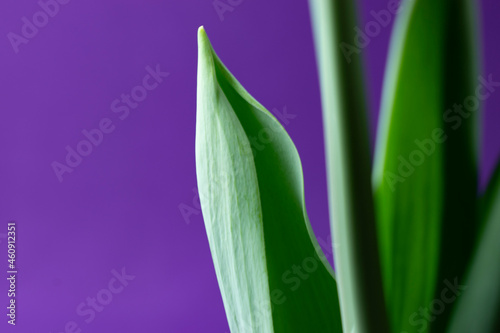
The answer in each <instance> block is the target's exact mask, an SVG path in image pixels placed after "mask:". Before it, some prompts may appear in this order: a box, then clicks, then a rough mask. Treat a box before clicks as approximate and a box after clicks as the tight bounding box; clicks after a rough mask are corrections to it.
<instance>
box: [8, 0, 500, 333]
mask: <svg viewBox="0 0 500 333" xmlns="http://www.w3.org/2000/svg"><path fill="white" fill-rule="evenodd" d="M387 3H388V1H387V0H364V1H361V5H362V11H361V18H362V19H363V22H367V21H368V20H370V19H371V17H370V14H369V13H370V10H376V11H379V10H381V9H384V8H386V7H387ZM481 3H482V12H483V13H484V16H483V22H482V31H483V38H484V62H483V65H484V73H487V74H490V73H491V74H493V78H494V79H496V80H500V62H498V59H500V46H499V43H498V31H499V27H500V22H499V20H498V15H499V13H500V4H499V3H498V1H494V0H489V1H486V0H484V1H481ZM39 10H40V7H39V5H38V4H37V1H35V0H30V1H13V0H5V1H3V2H2V4H1V5H0V22H1V30H0V32H1V33H2V34H3V35H4V37H2V38H3V39H2V42H1V43H0V55H1V59H2V61H1V62H0V73H1V82H2V83H1V84H2V87H1V88H2V89H1V91H2V94H1V97H2V98H1V100H2V101H1V106H2V113H1V114H2V118H1V121H0V133H1V134H0V135H1V138H0V151H1V157H2V160H1V168H2V172H1V173H0V203H1V206H0V207H1V209H0V242H1V244H0V247H1V251H0V258H1V259H0V260H1V261H2V263H1V264H0V267H1V271H2V273H1V275H2V276H4V275H5V274H6V273H5V271H6V269H7V267H6V260H7V259H6V254H5V253H6V240H5V238H4V237H5V232H6V223H7V221H9V220H11V219H15V220H16V221H17V223H18V239H17V245H18V250H17V251H18V252H17V253H18V256H19V258H18V267H19V274H18V293H17V302H18V309H17V320H18V321H17V325H16V327H15V328H14V329H13V328H12V327H10V326H9V325H7V324H6V316H5V312H6V310H5V307H4V306H7V296H6V290H7V283H6V281H5V280H4V279H3V278H2V282H0V288H1V289H0V295H2V297H1V298H0V304H1V307H2V309H4V310H1V311H0V312H1V313H0V318H2V319H1V321H0V331H2V332H4V331H7V332H10V331H17V332H30V333H31V332H53V333H56V332H57V333H59V332H64V327H65V325H66V323H68V322H70V321H75V322H76V323H77V324H78V326H79V327H80V329H81V330H82V332H96V333H100V332H103V333H104V332H105V333H109V332H124V333H125V332H148V331H152V332H221V333H222V332H226V331H228V327H227V323H226V319H225V315H224V309H223V306H222V300H221V297H220V295H219V290H218V286H217V281H216V278H215V273H214V270H213V266H212V261H211V257H210V252H209V247H208V242H207V239H206V235H205V230H204V226H203V221H202V218H201V214H199V211H198V210H196V213H197V214H194V215H191V216H190V218H189V219H188V220H186V219H184V218H183V216H182V215H181V213H180V209H179V207H180V206H181V207H187V206H190V207H192V209H196V208H195V207H196V205H195V206H193V199H195V198H194V196H195V195H194V192H193V189H194V188H195V186H196V177H195V161H194V138H195V136H194V134H195V105H196V57H197V46H196V30H197V28H198V26H200V25H202V24H203V25H204V26H205V28H206V30H207V32H208V34H209V36H210V38H211V40H212V42H213V44H214V48H215V49H216V51H217V52H218V54H219V55H220V56H221V58H222V60H223V61H224V62H225V63H226V65H227V66H228V67H229V69H230V70H231V71H232V72H233V73H234V74H235V75H236V76H237V77H238V79H239V80H240V81H241V82H242V84H243V85H244V86H245V87H246V88H247V89H248V90H249V91H250V92H251V93H252V94H253V95H254V96H255V97H256V98H257V100H259V101H260V102H261V103H262V104H264V105H265V106H267V107H268V108H269V109H273V108H276V109H278V110H283V108H284V107H286V108H287V112H288V113H291V114H294V115H296V118H295V119H293V120H290V123H289V124H287V125H286V126H285V127H286V129H287V130H288V131H289V133H290V135H291V137H292V138H293V140H294V142H295V143H296V145H297V148H298V150H299V153H300V155H301V158H302V162H303V166H304V172H305V186H306V197H307V207H308V211H309V214H310V219H311V221H312V224H313V227H314V230H315V232H316V234H317V235H318V236H319V237H321V238H322V239H325V240H326V239H327V237H328V234H329V227H328V217H327V214H328V212H327V200H326V183H325V167H324V154H323V142H322V140H323V134H322V125H321V113H320V100H319V88H318V80H317V74H316V64H315V58H314V52H313V44H312V36H311V28H310V22H309V14H308V7H307V2H306V1H285V0H279V1H278V0H275V1H264V0H243V1H242V3H241V4H240V5H238V6H236V7H234V10H233V11H232V12H226V13H225V14H224V20H220V18H219V16H218V14H217V12H216V11H215V10H214V8H213V6H212V0H205V1H192V0H190V1H123V0H121V1H97V0H88V1H70V2H69V3H68V4H65V5H61V6H60V10H59V12H58V13H57V14H56V15H55V16H54V17H51V18H50V19H49V21H48V23H47V25H46V26H44V27H43V28H40V29H39V32H38V34H37V35H36V36H34V37H33V38H32V39H30V40H29V42H28V43H27V44H22V45H20V46H19V52H18V53H15V52H14V50H13V47H12V46H11V43H10V42H9V40H8V38H7V34H8V33H9V32H14V33H16V34H20V31H21V26H22V25H23V22H22V17H24V16H26V17H28V18H30V20H31V18H32V16H33V14H34V13H36V12H37V11H39ZM390 30H391V29H390V27H387V28H384V29H383V30H382V32H381V34H380V35H379V36H377V37H374V38H373V39H372V41H371V42H370V44H369V45H368V46H367V47H366V48H365V49H364V50H363V55H364V57H365V59H366V64H367V75H368V78H369V80H368V81H369V82H368V83H369V100H370V104H371V109H372V113H371V120H372V122H371V129H372V132H373V131H374V130H375V127H376V117H377V113H378V112H377V109H378V104H379V100H380V98H379V96H380V90H381V83H382V77H383V71H384V67H385V57H386V54H387V47H388V41H389V35H390ZM157 64H159V65H160V68H161V69H162V70H163V71H167V72H169V73H170V76H169V77H167V78H166V79H165V80H164V81H163V82H162V83H161V84H159V85H158V87H157V88H156V89H154V90H152V91H150V92H149V93H148V96H147V98H146V99H145V100H144V101H143V102H141V103H140V104H139V106H138V107H137V108H136V109H134V110H132V111H131V113H130V115H129V116H128V117H127V118H126V119H124V120H120V119H119V117H118V116H119V114H117V113H113V112H112V111H111V108H110V104H111V102H112V101H114V100H115V99H116V98H119V97H120V95H121V94H122V93H130V91H131V89H132V88H134V87H135V86H137V85H138V84H140V83H141V82H142V79H143V77H144V76H145V75H146V74H147V72H146V70H145V68H146V66H151V67H155V66H156V65H157ZM499 106H500V93H496V94H494V95H493V96H492V97H490V98H489V99H488V100H487V101H486V104H485V112H484V124H485V126H484V132H483V152H482V156H481V164H482V181H483V183H484V181H485V179H486V178H487V177H488V175H489V174H490V173H491V171H492V168H493V165H494V161H495V160H496V159H497V158H498V156H499V152H500V133H499V131H498V126H499V124H500V116H499V113H498V107H499ZM103 118H109V119H111V121H112V122H113V125H114V126H115V130H114V131H113V132H112V133H110V134H105V135H104V139H103V141H102V143H101V144H100V145H99V146H97V147H94V148H93V151H92V153H91V154H90V155H89V156H87V157H84V158H83V161H82V163H81V164H80V165H79V166H77V167H76V168H74V170H73V172H72V173H66V174H64V175H63V181H62V182H59V181H58V179H57V177H56V175H55V173H54V171H53V170H52V167H51V163H52V162H53V161H59V162H61V163H64V159H65V156H66V150H65V147H66V146H67V145H69V146H70V147H73V149H74V148H75V147H76V145H77V143H78V142H79V141H80V140H82V139H84V136H83V134H82V133H81V131H82V130H83V129H87V130H91V129H93V128H96V127H97V126H98V124H99V121H100V120H101V119H103ZM195 201H196V200H195ZM184 205H185V206H184ZM186 221H187V222H189V223H186ZM122 267H125V268H126V272H127V274H130V275H133V276H135V279H134V280H133V281H130V283H129V285H128V286H126V287H125V288H124V289H123V291H122V292H121V293H118V294H115V295H114V296H113V299H112V301H111V302H110V303H109V304H108V305H106V306H105V307H104V310H103V311H102V312H97V313H96V316H95V319H94V320H93V321H92V322H90V323H85V321H84V319H85V318H87V317H81V316H79V315H77V313H76V312H75V309H76V308H77V306H78V305H79V304H80V303H82V302H85V301H86V299H87V297H96V294H97V293H98V292H99V291H101V290H103V289H105V288H107V287H108V282H109V281H110V279H111V278H112V277H113V275H112V273H111V271H112V270H113V269H115V270H118V271H120V270H121V269H122ZM101 294H102V293H101ZM70 331H71V330H70Z"/></svg>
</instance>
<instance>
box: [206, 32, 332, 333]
mask: <svg viewBox="0 0 500 333" xmlns="http://www.w3.org/2000/svg"><path fill="white" fill-rule="evenodd" d="M198 45H199V54H198V88H197V89H198V91H197V119H196V173H197V178H198V187H199V189H200V200H201V206H202V211H203V218H204V221H205V227H206V231H207V236H208V240H209V244H210V250H211V252H212V257H213V261H214V266H215V271H216V274H217V279H218V282H219V287H220V290H221V293H222V299H223V302H224V307H225V310H226V315H227V318H228V321H229V326H230V328H231V331H232V332H338V333H340V332H341V331H342V326H341V319H340V310H339V303H338V296H337V287H336V283H335V279H334V277H333V271H332V270H331V268H330V267H329V266H328V263H327V262H326V260H325V257H324V255H323V254H322V252H321V249H320V248H319V245H318V243H317V241H316V239H315V237H314V235H313V232H312V230H311V227H310V224H309V221H308V218H307V213H306V210H305V203H304V186H303V177H302V167H301V164H300V159H299V155H298V153H297V150H296V148H295V146H294V144H293V142H292V141H291V139H290V137H289V136H288V135H287V133H286V132H285V130H284V129H283V127H282V126H281V125H280V124H279V122H278V121H277V120H276V119H275V118H274V117H273V116H272V115H271V113H269V112H268V111H267V110H266V109H265V108H264V107H263V106H262V105H261V104H259V103H258V102H257V101H256V100H255V99H253V98H252V97H251V96H250V95H249V94H248V93H247V92H246V91H245V89H244V88H243V87H242V86H241V85H240V84H239V83H238V82H237V81H236V79H235V78H234V77H233V76H232V75H231V73H230V72H229V71H228V70H227V69H226V67H225V66H224V65H223V64H222V62H221V61H220V60H219V58H218V57H217V55H216V54H215V53H214V51H213V49H212V47H211V45H210V42H209V40H208V37H207V36H206V34H205V31H204V29H203V28H200V29H199V32H198ZM251 138H261V139H260V140H261V143H262V144H263V145H262V146H263V148H262V146H261V145H259V147H260V148H262V149H258V148H256V147H252V146H251V144H250V139H251ZM252 150H254V151H253V153H252Z"/></svg>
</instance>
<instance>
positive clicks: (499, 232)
mask: <svg viewBox="0 0 500 333" xmlns="http://www.w3.org/2000/svg"><path fill="white" fill-rule="evenodd" d="M482 208H483V213H484V214H483V215H482V216H483V218H484V222H485V225H484V230H482V232H481V237H480V242H479V243H478V246H477V249H476V252H475V254H474V258H473V261H472V264H471V266H470V267H469V271H468V276H467V280H466V286H467V288H466V289H465V291H463V294H462V295H461V296H459V299H458V304H457V307H456V309H455V311H454V313H453V316H452V320H451V323H450V326H449V329H448V331H447V332H448V333H472V332H481V333H495V332H498V325H499V314H500V241H499V239H500V161H499V162H498V163H497V168H496V171H495V173H494V176H493V178H492V180H491V181H490V184H489V187H488V190H487V192H486V194H485V197H484V206H483V207H482Z"/></svg>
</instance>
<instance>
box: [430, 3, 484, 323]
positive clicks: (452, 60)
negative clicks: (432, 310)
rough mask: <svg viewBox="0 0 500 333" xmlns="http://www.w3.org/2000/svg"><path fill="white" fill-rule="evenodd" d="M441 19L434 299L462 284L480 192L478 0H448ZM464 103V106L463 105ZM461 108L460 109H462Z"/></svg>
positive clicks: (475, 230) (446, 311)
mask: <svg viewBox="0 0 500 333" xmlns="http://www.w3.org/2000/svg"><path fill="white" fill-rule="evenodd" d="M446 4H447V9H446V11H445V15H446V16H445V17H443V20H444V21H445V22H446V28H445V45H444V46H445V49H444V55H443V56H444V59H445V60H444V79H445V82H444V84H445V89H444V98H445V100H444V105H443V108H442V111H441V112H442V113H443V129H444V130H445V133H446V136H447V140H446V141H445V142H444V143H443V147H444V161H443V163H444V164H443V169H444V172H443V177H444V193H445V194H444V203H443V205H444V206H443V221H442V223H443V225H442V230H441V252H440V261H439V277H438V280H437V285H436V292H435V295H434V298H436V299H439V298H440V297H441V292H442V289H443V286H444V284H443V281H445V280H448V281H453V280H454V279H457V280H458V281H460V283H463V282H464V281H465V280H464V278H465V277H464V274H465V270H466V268H467V265H468V264H469V262H470V260H471V256H472V251H473V246H474V242H475V241H476V238H477V233H478V229H479V226H480V224H479V223H478V221H477V207H476V204H477V193H478V146H479V145H478V138H479V135H478V118H479V108H480V106H479V100H477V99H476V101H477V104H476V108H475V109H472V111H468V109H469V107H470V104H469V103H466V102H465V103H464V101H470V100H471V98H476V97H478V96H477V95H476V87H477V86H478V84H479V81H478V51H477V50H478V49H479V47H478V45H477V44H478V42H477V40H478V38H477V32H476V30H477V29H476V8H475V1H474V0H454V1H447V2H446ZM464 104H465V105H464ZM460 108H461V110H460ZM452 309H453V306H451V305H450V306H447V307H446V308H445V309H444V312H443V313H441V314H439V315H438V316H435V317H436V318H435V320H434V321H433V322H432V327H431V331H432V332H444V331H445V329H446V327H447V324H448V320H449V314H450V313H451V310H452Z"/></svg>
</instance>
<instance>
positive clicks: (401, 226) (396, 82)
mask: <svg viewBox="0 0 500 333" xmlns="http://www.w3.org/2000/svg"><path fill="white" fill-rule="evenodd" d="M446 3H447V1H434V0H407V1H404V2H403V3H402V4H401V7H400V9H399V13H398V17H397V20H396V22H395V26H394V30H393V36H392V39H391V45H390V52H389V58H388V63H387V71H386V77H385V80H384V88H383V96H382V106H381V114H380V120H379V125H378V126H379V128H378V133H377V142H376V152H375V162H374V163H375V165H374V172H373V184H374V193H375V202H376V212H377V224H378V236H379V244H380V249H381V257H382V268H383V269H382V272H383V282H384V290H385V296H386V301H387V305H388V312H389V316H390V322H391V331H392V332H401V331H407V332H426V331H427V330H428V327H429V324H430V322H429V321H428V320H427V319H425V318H424V319H423V320H422V321H421V320H420V317H419V315H418V310H419V309H420V308H424V307H428V306H429V304H430V302H431V301H432V299H433V295H434V291H435V286H436V281H437V277H438V264H439V253H440V252H439V249H440V237H441V225H442V223H441V221H442V219H443V203H444V188H445V181H444V170H443V166H444V155H445V152H444V146H443V144H442V143H443V142H444V141H445V139H444V136H445V135H446V134H444V128H443V112H444V107H445V101H446V97H445V80H444V73H445V65H444V63H445V58H444V54H445V38H444V36H445V31H446V20H445V17H446Z"/></svg>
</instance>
